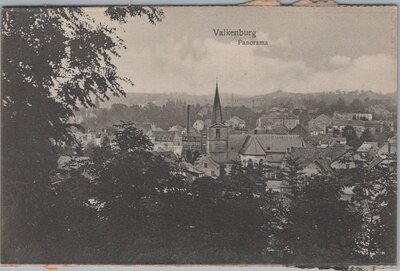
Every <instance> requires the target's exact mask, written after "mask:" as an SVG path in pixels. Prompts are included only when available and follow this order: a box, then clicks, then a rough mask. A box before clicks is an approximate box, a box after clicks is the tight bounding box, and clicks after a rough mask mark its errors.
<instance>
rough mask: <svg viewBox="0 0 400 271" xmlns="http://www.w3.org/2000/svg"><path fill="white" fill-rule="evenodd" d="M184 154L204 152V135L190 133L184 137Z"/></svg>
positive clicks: (194, 132) (195, 132)
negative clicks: (187, 152)
mask: <svg viewBox="0 0 400 271" xmlns="http://www.w3.org/2000/svg"><path fill="white" fill-rule="evenodd" d="M182 147H183V152H186V151H198V152H199V153H200V152H202V135H201V133H199V132H197V131H190V133H189V134H186V133H184V134H183V135H182Z"/></svg>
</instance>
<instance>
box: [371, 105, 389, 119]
mask: <svg viewBox="0 0 400 271" xmlns="http://www.w3.org/2000/svg"><path fill="white" fill-rule="evenodd" d="M367 111H368V112H370V113H372V114H373V115H374V117H375V118H376V119H383V120H387V119H392V118H393V114H392V113H391V112H390V111H389V110H387V109H386V106H384V105H383V104H375V105H373V106H370V107H368V110H367Z"/></svg>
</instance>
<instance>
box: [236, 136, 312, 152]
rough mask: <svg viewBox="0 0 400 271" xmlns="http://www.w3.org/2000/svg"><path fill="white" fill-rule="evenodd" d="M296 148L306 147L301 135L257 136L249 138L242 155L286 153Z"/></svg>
mask: <svg viewBox="0 0 400 271" xmlns="http://www.w3.org/2000/svg"><path fill="white" fill-rule="evenodd" d="M296 147H305V142H304V140H303V139H302V138H301V137H300V136H299V135H276V134H255V135H250V136H249V137H248V138H247V140H246V142H245V143H244V145H243V148H242V149H241V150H240V153H241V154H244V155H266V154H267V153H286V152H288V150H290V149H292V148H296Z"/></svg>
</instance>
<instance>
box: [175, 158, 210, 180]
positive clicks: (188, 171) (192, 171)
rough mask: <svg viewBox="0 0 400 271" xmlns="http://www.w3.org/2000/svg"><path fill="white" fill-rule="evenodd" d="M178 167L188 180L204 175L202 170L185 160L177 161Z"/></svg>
mask: <svg viewBox="0 0 400 271" xmlns="http://www.w3.org/2000/svg"><path fill="white" fill-rule="evenodd" d="M179 169H180V172H181V174H182V175H183V176H185V177H186V179H187V180H189V181H194V180H196V179H197V178H200V177H203V176H205V174H204V173H203V172H201V171H199V170H197V169H196V168H195V166H194V165H192V164H190V163H187V162H181V163H179Z"/></svg>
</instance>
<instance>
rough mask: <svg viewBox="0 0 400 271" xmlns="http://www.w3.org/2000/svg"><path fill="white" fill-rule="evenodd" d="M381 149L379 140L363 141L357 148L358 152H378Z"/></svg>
mask: <svg viewBox="0 0 400 271" xmlns="http://www.w3.org/2000/svg"><path fill="white" fill-rule="evenodd" d="M378 150H379V148H378V142H363V143H362V144H361V146H360V147H359V148H358V149H357V152H358V153H377V152H378Z"/></svg>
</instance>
